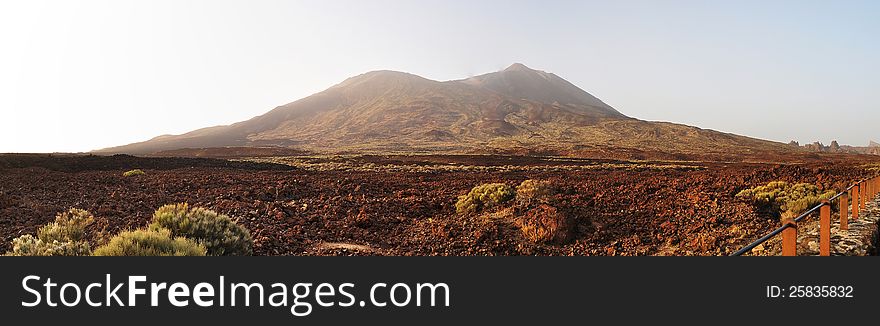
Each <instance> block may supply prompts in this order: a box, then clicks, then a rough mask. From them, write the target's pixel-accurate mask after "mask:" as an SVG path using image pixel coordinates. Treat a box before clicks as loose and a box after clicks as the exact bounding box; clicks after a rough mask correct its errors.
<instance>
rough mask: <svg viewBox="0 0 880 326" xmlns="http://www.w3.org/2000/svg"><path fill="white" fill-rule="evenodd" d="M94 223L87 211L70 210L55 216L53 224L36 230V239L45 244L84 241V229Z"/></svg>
mask: <svg viewBox="0 0 880 326" xmlns="http://www.w3.org/2000/svg"><path fill="white" fill-rule="evenodd" d="M94 221H95V218H94V217H93V216H92V214H91V213H89V212H88V211H85V210H82V209H77V208H71V209H70V210H68V211H66V212H63V213H59V214H58V215H57V216H55V222H52V223H49V224H46V226H44V227H42V228H40V229H39V230H37V237H38V238H39V239H40V240H43V241H45V242H52V241H59V242H64V241H85V234H86V227H87V226H89V224H92V223H93V222H94Z"/></svg>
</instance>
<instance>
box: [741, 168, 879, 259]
mask: <svg viewBox="0 0 880 326" xmlns="http://www.w3.org/2000/svg"><path fill="white" fill-rule="evenodd" d="M878 192H880V176H875V177H871V178H867V179H864V180H862V181H859V182H856V183H855V184H853V185H852V186H849V188H846V189H845V190H843V191H842V192H840V193H838V194H837V195H835V196H834V197H831V199H828V200H823V201H822V203H821V204H819V205H816V206H815V207H813V208H811V209H809V210H807V211H806V212H805V213H803V214H801V215H800V216H798V217H796V218H794V219H785V220H783V221H782V226H780V227H779V228H777V229H775V230H773V231H771V232H770V233H768V234H767V235H765V236H763V237H761V238H760V239H758V240H755V242H752V243H750V244H748V245H746V246H745V247H743V248H742V249H740V250H737V251H736V252H734V253H733V254H731V256H741V255H742V254H744V253H747V252H749V251H751V250H752V249H754V248H755V247H757V246H758V245H760V244H762V243H764V242H766V241H767V240H770V239H771V238H773V237H775V236H777V235H779V234H780V233H781V234H782V255H783V256H797V227H798V223H800V222H801V221H803V220H804V219H806V218H808V217H811V216H812V215H813V213H815V212H816V211H819V256H830V255H831V205H832V202H834V201H835V200H838V203H839V205H840V230H847V229H848V228H849V218H850V216H849V215H850V214H849V208H850V207H849V206H850V205H849V202H848V201H849V200H852V219H853V220H857V219H858V218H859V211H862V210H864V209H865V208H866V207H867V206H866V204H867V201H868V200H870V199H873V198H874V197H875V196H876V195H877V193H878Z"/></svg>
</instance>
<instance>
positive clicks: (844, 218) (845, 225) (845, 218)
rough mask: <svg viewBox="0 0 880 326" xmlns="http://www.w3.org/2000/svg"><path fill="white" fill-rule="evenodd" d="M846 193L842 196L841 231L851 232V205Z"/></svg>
mask: <svg viewBox="0 0 880 326" xmlns="http://www.w3.org/2000/svg"><path fill="white" fill-rule="evenodd" d="M848 199H849V198H847V195H846V192H845V191H844V192H843V195H841V196H840V229H841V230H849V203H848V202H847V200H848Z"/></svg>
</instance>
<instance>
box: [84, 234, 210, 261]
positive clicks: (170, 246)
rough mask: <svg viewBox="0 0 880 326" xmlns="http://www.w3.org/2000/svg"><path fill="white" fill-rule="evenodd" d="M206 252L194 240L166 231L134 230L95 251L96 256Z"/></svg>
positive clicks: (179, 254) (173, 254)
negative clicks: (174, 235) (173, 236)
mask: <svg viewBox="0 0 880 326" xmlns="http://www.w3.org/2000/svg"><path fill="white" fill-rule="evenodd" d="M206 251H207V250H206V249H205V246H203V245H201V244H199V243H197V242H195V241H193V240H190V239H187V238H184V237H177V238H172V237H171V232H170V231H168V230H165V229H161V230H134V231H125V232H122V233H119V234H118V235H116V236H115V237H113V239H110V242H108V243H107V244H105V245H103V246H100V247H98V249H95V256H204V255H205V252H206Z"/></svg>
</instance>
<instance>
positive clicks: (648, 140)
mask: <svg viewBox="0 0 880 326" xmlns="http://www.w3.org/2000/svg"><path fill="white" fill-rule="evenodd" d="M232 146H235V147H240V146H280V147H290V148H297V149H302V150H308V151H314V152H406V153H540V154H558V155H583V154H584V153H595V152H608V151H611V152H613V151H616V150H621V151H642V152H661V153H672V154H677V153H682V154H700V155H702V154H717V155H730V154H742V155H751V154H755V153H760V152H786V151H793V149H791V147H788V146H786V145H784V144H781V143H775V142H769V141H763V140H757V139H753V138H748V137H742V136H737V135H732V134H725V133H721V132H716V131H711V130H703V129H699V128H695V127H689V126H684V125H677V124H672V123H659V122H647V121H641V120H637V119H633V118H630V117H627V116H625V115H623V114H621V113H620V112H618V111H617V110H615V109H614V108H612V107H611V106H609V105H607V104H606V103H604V102H602V101H601V100H599V99H598V98H596V97H594V96H592V95H590V94H589V93H587V92H585V91H584V90H582V89H580V88H578V87H577V86H575V85H573V84H571V83H569V82H568V81H566V80H565V79H562V78H560V77H558V76H556V75H554V74H551V73H547V72H543V71H537V70H533V69H530V68H528V67H526V66H524V65H522V64H514V65H512V66H510V67H509V68H507V69H505V70H502V71H499V72H494V73H489V74H485V75H480V76H476V77H472V78H468V79H464V80H454V81H446V82H439V81H433V80H429V79H425V78H422V77H419V76H416V75H412V74H407V73H402V72H394V71H374V72H369V73H365V74H362V75H359V76H355V77H351V78H349V79H346V80H345V81H343V82H342V83H339V84H337V85H335V86H333V87H330V88H329V89H327V90H325V91H323V92H320V93H317V94H314V95H312V96H309V97H306V98H303V99H301V100H298V101H295V102H292V103H289V104H286V105H282V106H279V107H276V108H275V109H273V110H271V111H269V112H267V113H266V114H263V115H261V116H258V117H255V118H253V119H250V120H247V121H243V122H239V123H235V124H232V125H228V126H217V127H210V128H204V129H199V130H196V131H192V132H189V133H186V134H183V135H166V136H160V137H156V138H153V139H151V140H148V141H145V142H140V143H134V144H130V145H125V146H119V147H114V148H108V149H104V150H100V151H98V152H100V153H129V154H148V153H153V152H158V151H168V150H174V149H180V148H206V147H232Z"/></svg>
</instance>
